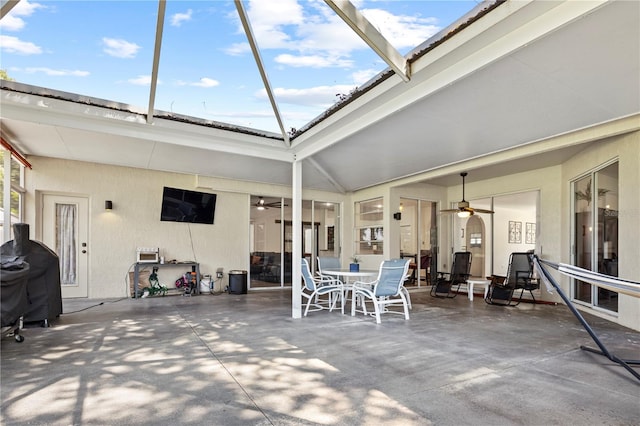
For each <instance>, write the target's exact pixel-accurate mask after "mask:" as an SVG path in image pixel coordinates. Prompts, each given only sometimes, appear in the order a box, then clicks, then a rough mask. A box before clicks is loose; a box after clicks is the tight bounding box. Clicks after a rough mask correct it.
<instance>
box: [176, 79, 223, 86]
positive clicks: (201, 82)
mask: <svg viewBox="0 0 640 426" xmlns="http://www.w3.org/2000/svg"><path fill="white" fill-rule="evenodd" d="M177 84H178V86H193V87H204V88H209V87H216V86H219V85H220V82H219V81H218V80H214V79H212V78H208V77H203V78H201V79H200V80H199V81H193V82H189V81H182V80H180V81H178V82H177Z"/></svg>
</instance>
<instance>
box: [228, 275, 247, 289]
mask: <svg viewBox="0 0 640 426" xmlns="http://www.w3.org/2000/svg"><path fill="white" fill-rule="evenodd" d="M229 294H247V271H240V270H237V269H236V270H233V271H229Z"/></svg>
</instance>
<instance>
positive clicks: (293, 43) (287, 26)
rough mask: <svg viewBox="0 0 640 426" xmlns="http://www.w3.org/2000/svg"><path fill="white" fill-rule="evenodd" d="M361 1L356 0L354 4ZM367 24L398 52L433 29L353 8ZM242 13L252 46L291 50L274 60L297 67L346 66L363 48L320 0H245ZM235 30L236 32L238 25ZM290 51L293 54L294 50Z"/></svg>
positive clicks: (241, 47)
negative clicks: (246, 17)
mask: <svg viewBox="0 0 640 426" xmlns="http://www.w3.org/2000/svg"><path fill="white" fill-rule="evenodd" d="M363 4H364V3H363V2H362V1H356V2H355V5H356V6H357V7H359V6H362V5H363ZM359 10H360V11H361V13H362V14H363V15H365V16H366V17H367V19H369V21H370V22H371V23H372V25H373V26H374V27H375V28H377V29H378V31H380V33H381V34H382V35H383V36H384V37H385V38H387V40H388V41H389V42H390V43H391V44H392V45H393V46H394V47H396V49H398V50H403V49H404V50H406V49H407V48H413V47H415V46H417V45H419V44H420V43H422V42H424V41H425V40H427V39H428V38H429V37H431V36H433V35H434V34H435V33H437V32H438V31H439V30H440V29H441V28H440V27H439V26H437V20H436V19H435V18H423V17H421V16H419V15H418V16H413V15H395V14H392V13H390V12H388V11H386V10H383V9H376V8H371V9H359ZM247 13H248V15H249V18H250V21H251V26H252V29H253V32H254V34H255V37H256V40H257V42H258V46H259V47H260V49H262V50H267V49H280V50H285V51H288V52H291V53H282V54H280V55H278V56H276V62H278V63H280V64H282V65H287V66H297V67H329V66H341V67H351V66H352V61H351V60H350V58H351V54H352V52H354V51H356V50H364V49H369V47H368V46H367V45H366V43H365V42H364V41H363V40H361V39H360V37H358V36H357V35H356V34H355V32H354V31H353V30H351V28H349V26H348V25H347V24H346V23H344V22H343V21H342V19H340V18H339V17H338V16H337V15H336V14H335V13H334V12H333V11H332V10H331V9H330V8H329V7H328V6H326V5H325V4H324V3H322V2H317V1H316V2H314V1H309V2H307V3H305V8H303V7H302V6H301V5H300V3H299V2H297V1H295V0H280V1H278V2H265V1H260V0H250V1H249V6H248V10H247ZM238 28H239V32H242V29H241V27H240V24H239V23H238ZM248 51H249V48H248V45H246V44H236V45H233V46H231V47H229V48H228V49H227V50H226V52H227V53H228V54H232V55H240V54H244V53H246V52H248ZM294 52H295V53H294Z"/></svg>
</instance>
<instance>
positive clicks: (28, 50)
mask: <svg viewBox="0 0 640 426" xmlns="http://www.w3.org/2000/svg"><path fill="white" fill-rule="evenodd" d="M0 49H2V50H3V51H5V52H7V53H17V54H19V55H39V54H41V53H42V48H40V46H37V45H35V44H33V43H31V42H30V41H22V40H20V39H19V38H17V37H13V36H6V35H0Z"/></svg>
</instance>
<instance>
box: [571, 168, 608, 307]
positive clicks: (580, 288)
mask: <svg viewBox="0 0 640 426" xmlns="http://www.w3.org/2000/svg"><path fill="white" fill-rule="evenodd" d="M572 190H573V207H572V208H573V210H572V211H573V246H572V249H573V251H572V254H573V263H574V265H576V266H579V267H581V268H585V269H589V270H591V271H595V272H600V273H602V274H606V275H611V276H614V277H616V276H618V255H617V253H618V163H617V162H616V163H612V164H609V165H607V166H604V167H602V168H600V169H598V170H596V171H593V172H591V173H589V174H587V175H585V176H583V177H581V178H580V179H577V180H575V181H574V182H572ZM573 298H574V299H575V300H577V301H580V302H583V303H585V304H587V305H591V306H594V307H598V308H601V309H605V310H608V311H612V312H617V311H618V294H617V293H615V292H613V291H610V290H606V289H603V288H599V287H597V286H592V285H591V284H589V283H586V282H584V281H580V280H574V281H573Z"/></svg>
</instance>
